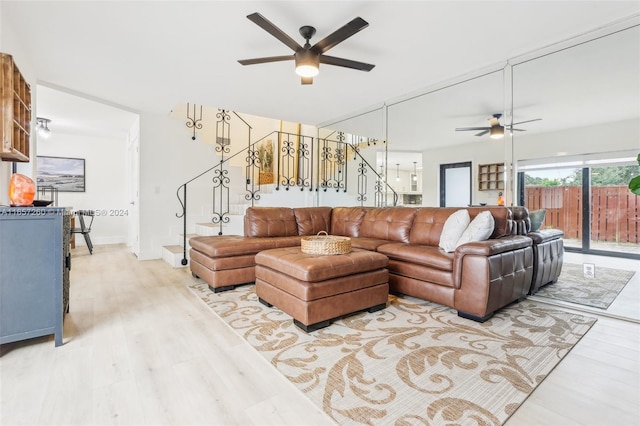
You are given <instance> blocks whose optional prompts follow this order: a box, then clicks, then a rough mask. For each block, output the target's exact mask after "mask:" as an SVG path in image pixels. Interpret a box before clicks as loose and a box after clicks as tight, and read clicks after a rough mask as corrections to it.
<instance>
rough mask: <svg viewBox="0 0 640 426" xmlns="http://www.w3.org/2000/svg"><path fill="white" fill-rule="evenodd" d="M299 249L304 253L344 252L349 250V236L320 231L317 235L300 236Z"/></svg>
mask: <svg viewBox="0 0 640 426" xmlns="http://www.w3.org/2000/svg"><path fill="white" fill-rule="evenodd" d="M322 234H324V235H322ZM300 249H301V251H302V252H303V253H305V254H329V255H330V254H345V253H349V252H350V251H351V238H349V237H338V236H336V235H327V233H326V232H324V231H320V232H318V235H314V236H312V237H302V240H301V242H300Z"/></svg>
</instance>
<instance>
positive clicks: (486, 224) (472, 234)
mask: <svg viewBox="0 0 640 426" xmlns="http://www.w3.org/2000/svg"><path fill="white" fill-rule="evenodd" d="M494 227H495V220H494V219H493V216H491V212H488V211H484V212H480V213H478V215H477V216H476V217H475V218H474V219H473V220H472V221H471V223H470V224H469V226H467V229H465V230H464V232H463V233H462V235H461V236H460V238H459V239H458V241H457V243H456V247H458V246H459V245H461V244H464V243H469V242H471V241H484V240H486V239H487V238H489V237H490V236H491V234H492V233H493V228H494Z"/></svg>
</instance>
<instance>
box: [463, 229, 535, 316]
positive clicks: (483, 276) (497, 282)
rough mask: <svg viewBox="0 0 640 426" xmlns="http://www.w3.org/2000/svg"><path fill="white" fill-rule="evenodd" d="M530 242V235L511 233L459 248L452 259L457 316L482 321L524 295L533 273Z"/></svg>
mask: <svg viewBox="0 0 640 426" xmlns="http://www.w3.org/2000/svg"><path fill="white" fill-rule="evenodd" d="M532 243H533V241H532V240H531V238H528V237H525V236H523V235H513V236H509V237H504V238H499V239H496V240H487V241H480V242H473V243H467V244H464V245H462V246H460V247H458V249H456V252H455V257H454V260H453V271H454V274H455V276H454V285H455V287H456V290H455V293H454V307H455V308H456V309H457V310H458V315H460V316H462V317H465V318H471V319H473V320H475V321H485V320H486V319H488V318H489V317H491V316H492V315H493V312H495V311H496V310H498V309H500V308H502V307H504V306H506V305H508V304H509V303H511V302H514V301H516V300H519V299H521V298H523V297H525V296H526V294H527V293H528V291H529V288H530V286H531V277H532V273H533V271H532V270H533V250H532V247H531V246H532Z"/></svg>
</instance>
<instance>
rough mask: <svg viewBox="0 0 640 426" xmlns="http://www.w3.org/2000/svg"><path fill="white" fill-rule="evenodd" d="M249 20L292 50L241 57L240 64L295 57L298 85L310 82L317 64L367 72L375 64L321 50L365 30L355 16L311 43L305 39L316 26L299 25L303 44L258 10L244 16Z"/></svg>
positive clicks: (317, 67) (312, 33) (362, 21)
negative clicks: (339, 56)
mask: <svg viewBox="0 0 640 426" xmlns="http://www.w3.org/2000/svg"><path fill="white" fill-rule="evenodd" d="M247 18H249V20H251V21H253V22H254V23H255V24H257V25H258V26H259V27H260V28H262V29H263V30H265V31H266V32H268V33H269V34H271V35H272V36H274V37H275V38H277V39H278V40H280V41H281V42H282V43H284V44H286V45H287V46H288V47H289V48H291V50H293V51H294V52H295V53H294V54H293V55H285V56H268V57H264V58H254V59H241V60H239V61H238V62H240V63H241V64H242V65H254V64H264V63H267V62H279V61H290V60H295V63H296V74H298V75H299V76H300V77H301V83H302V84H313V77H314V76H316V75H317V74H318V69H319V66H320V64H321V63H323V64H327V65H337V66H340V67H345V68H351V69H355V70H359V71H371V70H372V69H373V67H374V66H375V65H371V64H367V63H364V62H358V61H353V60H351V59H343V58H336V57H335V56H328V55H325V54H324V53H325V52H326V51H327V50H329V49H331V48H332V47H334V46H335V45H337V44H338V43H341V42H343V41H344V40H346V39H347V38H349V37H351V36H352V35H354V34H356V33H357V32H359V31H361V30H363V29H365V28H366V27H368V26H369V23H368V22H367V21H365V20H364V19H362V18H360V17H358V18H355V19H353V20H352V21H351V22H349V23H348V24H346V25H344V26H342V27H340V28H338V29H337V30H336V31H334V32H333V33H331V34H329V35H328V36H326V37H325V38H323V39H322V40H320V41H319V42H317V43H316V44H314V45H313V46H311V44H310V43H309V40H310V39H311V37H313V35H314V34H315V33H316V29H315V28H314V27H311V26H309V25H305V26H302V27H300V35H301V36H302V37H303V38H304V39H305V40H306V42H305V44H304V46H300V44H299V43H298V42H297V41H295V40H294V39H292V38H291V37H289V36H288V35H287V34H286V33H285V32H284V31H282V30H281V29H280V28H278V27H276V26H275V25H274V24H273V23H271V22H270V21H269V20H267V19H266V18H265V17H264V16H262V15H260V14H259V13H257V12H256V13H252V14H251V15H247Z"/></svg>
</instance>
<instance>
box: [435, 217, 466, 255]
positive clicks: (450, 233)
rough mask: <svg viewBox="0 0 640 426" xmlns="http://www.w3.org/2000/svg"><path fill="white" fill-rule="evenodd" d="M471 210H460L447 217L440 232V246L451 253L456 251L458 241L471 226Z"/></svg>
mask: <svg viewBox="0 0 640 426" xmlns="http://www.w3.org/2000/svg"><path fill="white" fill-rule="evenodd" d="M469 220H470V219H469V212H468V211H467V210H458V211H457V212H455V213H453V214H452V215H451V216H449V217H448V218H447V220H446V221H445V222H444V226H443V227H442V233H441V234H440V244H439V246H440V248H441V249H443V250H444V251H446V252H447V253H450V252H452V251H455V249H456V243H457V242H458V239H460V236H461V235H462V233H463V232H464V230H465V229H467V226H469Z"/></svg>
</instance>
